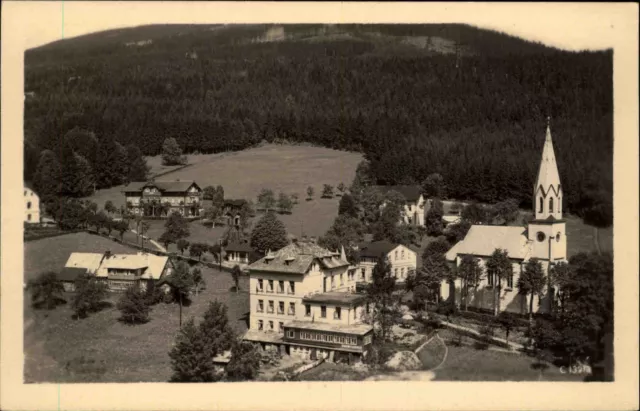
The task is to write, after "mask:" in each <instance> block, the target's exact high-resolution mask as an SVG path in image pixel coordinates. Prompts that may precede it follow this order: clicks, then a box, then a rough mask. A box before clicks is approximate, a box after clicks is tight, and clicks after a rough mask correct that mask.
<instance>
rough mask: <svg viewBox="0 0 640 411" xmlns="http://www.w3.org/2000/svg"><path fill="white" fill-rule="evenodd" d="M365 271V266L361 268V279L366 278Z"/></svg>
mask: <svg viewBox="0 0 640 411" xmlns="http://www.w3.org/2000/svg"><path fill="white" fill-rule="evenodd" d="M364 273H365V269H364V268H361V269H360V279H361V280H364Z"/></svg>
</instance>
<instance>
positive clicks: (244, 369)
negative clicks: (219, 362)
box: [226, 340, 262, 381]
mask: <svg viewBox="0 0 640 411" xmlns="http://www.w3.org/2000/svg"><path fill="white" fill-rule="evenodd" d="M261 358H262V356H261V354H260V351H259V349H258V348H257V347H256V346H255V345H254V344H253V343H251V342H249V341H243V340H236V341H235V343H234V344H233V347H232V348H231V359H230V360H229V363H228V364H227V367H226V372H227V379H228V380H229V381H251V380H255V379H256V377H257V375H258V371H259V370H260V361H261Z"/></svg>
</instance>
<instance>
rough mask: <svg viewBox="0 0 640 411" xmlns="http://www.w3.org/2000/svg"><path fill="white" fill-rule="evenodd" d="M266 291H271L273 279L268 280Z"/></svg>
mask: <svg viewBox="0 0 640 411" xmlns="http://www.w3.org/2000/svg"><path fill="white" fill-rule="evenodd" d="M267 292H268V293H272V292H273V280H269V285H268V286H267Z"/></svg>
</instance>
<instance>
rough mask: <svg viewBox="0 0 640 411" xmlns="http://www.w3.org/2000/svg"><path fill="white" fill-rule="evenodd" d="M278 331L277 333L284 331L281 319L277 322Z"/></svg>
mask: <svg viewBox="0 0 640 411" xmlns="http://www.w3.org/2000/svg"><path fill="white" fill-rule="evenodd" d="M278 332H279V333H283V332H284V323H283V322H282V321H280V322H279V323H278Z"/></svg>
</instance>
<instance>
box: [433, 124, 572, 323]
mask: <svg viewBox="0 0 640 411" xmlns="http://www.w3.org/2000/svg"><path fill="white" fill-rule="evenodd" d="M532 194H533V200H534V202H533V203H534V210H533V211H534V216H535V218H534V219H533V220H532V221H531V222H529V224H528V225H527V226H526V227H507V226H491V225H473V226H471V229H470V230H469V232H468V233H467V235H466V236H465V238H464V239H463V240H462V241H460V242H459V243H457V244H455V245H454V246H453V247H452V248H451V249H450V250H449V251H448V252H447V254H446V258H447V260H448V261H450V262H451V263H452V264H455V265H456V266H459V265H460V263H461V261H462V258H463V257H464V256H465V255H471V256H473V257H475V258H477V259H478V261H479V265H480V266H481V267H482V268H483V272H484V273H485V275H484V276H483V277H484V278H483V279H482V280H481V281H480V282H479V283H478V284H477V285H475V286H471V287H469V301H468V304H469V306H472V307H476V308H480V309H493V307H494V303H493V298H494V297H493V295H494V292H495V288H494V287H496V286H498V283H497V280H496V278H495V277H494V276H492V275H491V273H487V271H486V270H485V269H484V267H485V266H486V263H487V261H488V260H489V258H490V256H491V254H492V253H493V252H494V250H495V249H497V248H499V249H503V250H506V251H507V253H508V256H509V259H510V260H511V262H512V265H513V276H511V277H509V278H507V279H505V280H504V281H503V282H502V283H501V284H500V285H499V286H500V309H501V310H502V311H510V312H516V313H522V314H524V313H527V312H528V310H529V298H531V297H530V296H529V295H526V296H524V295H522V294H519V293H518V289H517V284H518V278H519V276H520V273H521V272H522V271H523V270H524V266H525V265H526V263H527V262H528V261H529V260H530V259H532V258H535V259H537V260H538V261H540V263H541V265H542V269H543V272H544V273H545V275H546V278H547V279H548V275H549V270H550V268H551V267H552V266H553V265H554V264H557V263H559V262H566V261H567V235H566V228H565V221H564V220H563V219H562V195H563V193H562V186H561V184H560V175H559V173H558V166H557V162H556V157H555V153H554V150H553V141H552V139H551V130H550V127H549V125H547V132H546V138H545V142H544V147H543V150H542V160H541V162H540V167H539V171H538V177H537V179H536V183H535V185H534V187H533V193H532ZM461 286H462V284H461V282H460V280H456V281H455V282H454V283H446V282H443V284H442V287H441V294H442V297H443V298H445V299H454V300H455V302H456V304H461V302H462V301H461V300H462V299H461V297H462V292H461ZM552 296H553V290H552V289H551V288H550V287H549V286H547V287H545V290H544V293H543V297H542V298H535V299H534V312H547V311H548V310H549V309H550V303H551V299H552Z"/></svg>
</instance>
